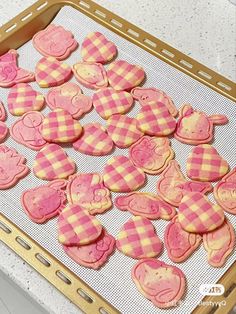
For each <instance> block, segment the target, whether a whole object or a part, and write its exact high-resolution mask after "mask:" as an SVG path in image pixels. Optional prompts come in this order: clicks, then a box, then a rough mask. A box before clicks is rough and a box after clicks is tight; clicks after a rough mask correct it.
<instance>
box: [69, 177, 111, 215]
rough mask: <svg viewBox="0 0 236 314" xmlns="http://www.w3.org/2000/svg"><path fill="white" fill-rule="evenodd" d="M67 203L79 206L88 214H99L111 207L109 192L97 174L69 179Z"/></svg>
mask: <svg viewBox="0 0 236 314" xmlns="http://www.w3.org/2000/svg"><path fill="white" fill-rule="evenodd" d="M67 197H68V201H69V203H72V204H79V205H80V206H81V207H83V208H84V209H86V210H87V211H88V212H89V214H101V213H103V212H104V211H106V210H107V209H109V208H110V207H111V206H112V202H111V195H110V191H109V190H108V189H107V188H106V187H105V186H104V184H103V179H102V177H101V175H100V174H99V173H80V174H75V175H73V176H71V177H70V178H69V181H68V184H67Z"/></svg>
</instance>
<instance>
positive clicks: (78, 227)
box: [58, 204, 103, 246]
mask: <svg viewBox="0 0 236 314" xmlns="http://www.w3.org/2000/svg"><path fill="white" fill-rule="evenodd" d="M102 230H103V227H102V225H101V223H100V222H99V221H98V220H97V218H95V217H94V216H91V215H89V214H88V213H87V211H86V210H84V209H83V208H82V207H80V206H79V205H71V204H70V205H67V206H66V207H65V208H64V209H63V210H62V211H61V212H60V214H59V218H58V240H59V242H60V243H61V244H64V245H68V246H71V245H85V244H89V243H92V242H94V241H95V240H96V239H97V238H98V237H99V236H100V234H101V233H102Z"/></svg>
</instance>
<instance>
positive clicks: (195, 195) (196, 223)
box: [178, 192, 225, 234]
mask: <svg viewBox="0 0 236 314" xmlns="http://www.w3.org/2000/svg"><path fill="white" fill-rule="evenodd" d="M224 219H225V216H224V211H223V209H222V207H220V206H219V205H216V204H214V203H212V202H210V200H209V199H208V198H207V197H206V196H205V195H204V194H202V193H199V192H189V193H188V194H185V195H184V197H183V198H182V200H181V203H180V205H179V212H178V221H179V223H180V224H181V226H182V228H183V229H184V230H185V231H187V232H193V233H200V234H201V233H206V232H210V231H212V230H215V229H216V228H218V227H219V226H221V225H222V224H223V222H224Z"/></svg>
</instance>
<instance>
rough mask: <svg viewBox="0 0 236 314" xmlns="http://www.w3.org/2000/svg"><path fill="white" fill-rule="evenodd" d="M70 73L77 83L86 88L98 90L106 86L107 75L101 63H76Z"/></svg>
mask: <svg viewBox="0 0 236 314" xmlns="http://www.w3.org/2000/svg"><path fill="white" fill-rule="evenodd" d="M72 71H73V73H74V76H75V78H76V79H77V81H78V82H79V83H81V84H83V85H84V86H85V87H87V88H92V89H100V88H103V87H107V85H108V80H107V73H106V70H105V68H104V66H103V65H102V64H101V63H96V62H77V63H76V64H74V65H73V67H72Z"/></svg>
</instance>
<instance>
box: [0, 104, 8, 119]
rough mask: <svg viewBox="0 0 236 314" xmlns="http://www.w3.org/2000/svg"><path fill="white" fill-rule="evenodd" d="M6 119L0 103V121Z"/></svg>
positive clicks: (3, 108)
mask: <svg viewBox="0 0 236 314" xmlns="http://www.w3.org/2000/svg"><path fill="white" fill-rule="evenodd" d="M6 118H7V114H6V110H5V107H4V105H3V103H2V102H1V101H0V121H5V120H6Z"/></svg>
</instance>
